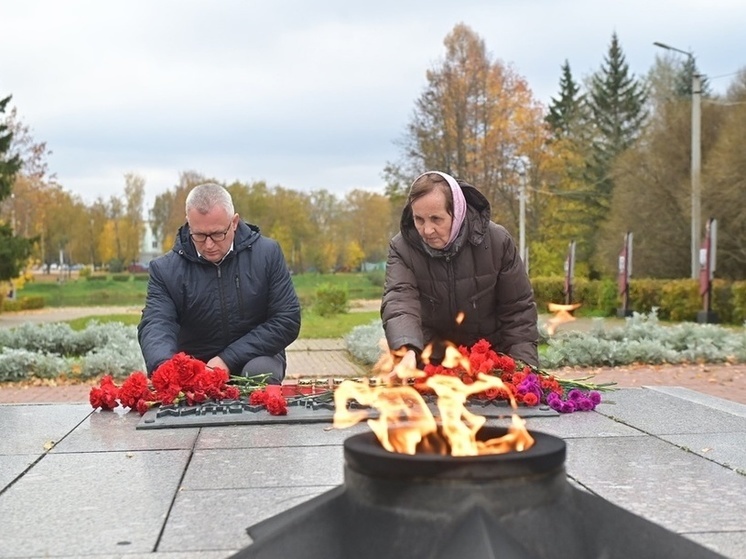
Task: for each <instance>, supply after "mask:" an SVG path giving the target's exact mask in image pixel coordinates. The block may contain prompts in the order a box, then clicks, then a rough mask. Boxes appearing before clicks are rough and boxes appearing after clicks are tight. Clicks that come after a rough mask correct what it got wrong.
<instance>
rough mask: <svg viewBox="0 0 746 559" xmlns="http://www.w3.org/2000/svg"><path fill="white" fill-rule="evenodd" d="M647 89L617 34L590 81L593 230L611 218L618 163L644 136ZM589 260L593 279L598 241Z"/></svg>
mask: <svg viewBox="0 0 746 559" xmlns="http://www.w3.org/2000/svg"><path fill="white" fill-rule="evenodd" d="M647 95H648V92H647V87H646V86H645V85H644V83H642V82H640V81H638V80H637V79H636V78H635V77H634V76H633V75H631V74H630V71H629V65H628V64H627V62H626V59H625V57H624V53H623V52H622V48H621V45H620V44H619V39H618V37H617V35H616V33H614V34H613V35H612V38H611V44H610V46H609V51H608V53H607V55H606V57H605V58H604V63H603V64H602V65H601V68H600V70H599V71H598V72H596V73H595V74H593V75H592V76H591V78H590V87H589V97H588V102H589V105H590V109H591V114H592V115H593V125H594V135H593V144H592V153H591V157H590V159H589V161H588V162H587V165H588V168H587V176H586V183H587V186H588V192H587V199H586V209H587V215H586V216H585V218H586V219H587V220H588V221H589V223H590V224H591V227H592V229H594V230H595V229H597V227H598V226H599V225H600V224H601V223H603V222H604V221H605V219H606V217H607V215H608V212H609V208H610V204H611V199H612V194H613V190H614V181H613V177H612V176H611V173H610V171H611V169H612V166H613V164H614V161H615V159H616V158H617V157H619V156H620V155H621V154H622V153H624V151H625V150H626V149H628V148H629V147H630V146H631V145H632V144H633V143H634V142H635V140H636V139H637V138H638V137H639V136H640V134H641V133H642V130H643V126H644V124H645V122H646V119H647V117H648V111H647V108H646V106H647ZM590 241H591V242H590V244H589V246H588V254H587V255H586V256H587V257H588V261H589V263H590V264H591V267H592V276H595V275H596V274H594V273H593V270H595V269H597V265H598V263H597V262H595V260H596V246H595V239H594V238H591V239H590Z"/></svg>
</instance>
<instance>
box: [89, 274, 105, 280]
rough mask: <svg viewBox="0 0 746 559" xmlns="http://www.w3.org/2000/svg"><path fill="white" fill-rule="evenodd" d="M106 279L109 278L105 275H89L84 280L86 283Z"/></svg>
mask: <svg viewBox="0 0 746 559" xmlns="http://www.w3.org/2000/svg"><path fill="white" fill-rule="evenodd" d="M108 279H109V276H107V275H106V274H91V275H90V276H87V277H86V278H85V280H86V281H106V280H108Z"/></svg>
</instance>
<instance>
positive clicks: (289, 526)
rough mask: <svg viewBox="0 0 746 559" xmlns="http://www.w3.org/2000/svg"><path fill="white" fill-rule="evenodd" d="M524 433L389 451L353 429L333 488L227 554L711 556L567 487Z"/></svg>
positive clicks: (462, 558) (547, 438) (548, 438)
mask: <svg viewBox="0 0 746 559" xmlns="http://www.w3.org/2000/svg"><path fill="white" fill-rule="evenodd" d="M505 432H506V429H504V428H499V427H484V428H482V430H481V431H480V432H479V434H478V435H479V437H480V438H482V440H485V439H489V438H493V437H497V436H502V435H504V434H505ZM531 435H532V436H533V437H534V439H535V441H536V442H535V444H534V445H533V446H532V447H531V448H529V449H528V450H526V451H523V452H509V453H505V454H491V455H482V456H468V457H453V456H443V455H435V454H416V455H406V454H397V453H391V452H388V451H386V450H385V449H384V448H383V447H381V445H380V443H379V442H378V441H377V439H376V438H375V435H374V434H373V433H364V434H361V435H354V436H352V437H350V438H348V439H347V440H345V442H344V456H345V470H344V471H345V483H344V485H341V486H339V487H336V488H334V489H332V490H330V491H328V492H326V493H324V494H322V495H319V496H318V497H316V498H314V499H311V500H310V501H307V502H305V503H303V504H301V505H298V506H296V507H294V508H292V509H290V510H287V511H285V512H283V513H281V514H278V515H277V516H275V517H272V518H269V519H267V520H265V521H263V522H260V523H258V524H256V525H254V526H252V527H250V528H249V529H248V532H249V534H250V535H251V537H252V539H253V541H254V543H253V544H252V545H250V546H249V547H247V548H246V549H244V550H242V551H240V552H239V553H237V554H236V555H234V557H236V558H276V557H304V558H311V559H314V558H318V559H322V558H323V559H333V558H347V557H354V558H356V559H368V558H371V559H373V558H376V559H381V558H386V559H388V558H399V557H401V558H408V559H420V558H428V559H447V558H453V557H457V558H458V559H490V558H498V557H499V558H501V559H523V558H527V559H528V558H532V559H539V558H572V559H583V558H588V559H598V558H604V559H615V558H620V559H621V558H624V559H627V558H629V557H635V559H644V558H660V557H676V558H677V559H688V558H691V559H694V558H698V559H707V558H713V559H715V558H721V559H722V556H721V555H718V554H716V553H714V552H712V551H710V550H708V549H707V548H705V547H702V546H700V545H698V544H696V543H694V542H692V541H690V540H688V539H686V538H684V537H682V536H679V535H677V534H675V533H673V532H670V531H669V530H666V529H665V528H663V527H661V526H658V525H657V524H653V523H651V522H649V521H647V520H645V519H643V518H641V517H639V516H636V515H634V514H632V513H630V512H628V511H626V510H624V509H622V508H619V507H617V506H616V505H613V504H611V503H609V502H608V501H605V500H604V499H602V498H600V497H597V496H594V495H592V494H590V493H587V492H585V491H582V490H580V489H577V488H575V487H574V486H572V485H570V483H569V482H568V481H567V477H566V474H565V468H564V462H565V452H566V450H565V442H564V441H563V440H562V439H560V438H557V437H554V436H552V435H548V434H545V433H541V432H536V431H532V432H531Z"/></svg>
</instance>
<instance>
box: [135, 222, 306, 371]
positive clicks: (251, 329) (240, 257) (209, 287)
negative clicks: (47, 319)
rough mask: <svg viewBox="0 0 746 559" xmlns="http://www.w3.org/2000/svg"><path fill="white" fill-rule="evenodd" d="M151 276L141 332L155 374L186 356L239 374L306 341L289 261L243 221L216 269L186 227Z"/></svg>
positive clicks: (155, 263) (151, 269) (155, 262)
mask: <svg viewBox="0 0 746 559" xmlns="http://www.w3.org/2000/svg"><path fill="white" fill-rule="evenodd" d="M149 272H150V279H149V280H148V294H147V298H146V301H145V308H144V309H143V312H142V319H141V321H140V324H139V326H138V327H137V334H138V335H137V337H138V341H139V342H140V348H141V349H142V353H143V356H144V357H145V365H146V367H147V370H148V374H152V372H153V371H154V370H155V369H156V368H157V367H158V365H160V364H161V363H163V362H164V361H167V360H168V359H170V358H171V357H173V355H174V354H176V353H179V352H182V351H183V352H184V353H186V354H187V355H190V356H192V357H195V358H197V359H200V360H202V361H205V362H206V361H208V360H209V359H211V358H212V357H215V356H216V355H217V356H219V357H220V358H221V359H223V361H225V363H226V365H228V367H229V368H230V373H231V374H233V375H237V374H240V373H241V369H242V368H243V366H244V365H245V364H246V363H247V362H248V361H249V360H250V359H253V358H254V357H258V356H260V355H267V356H271V355H276V354H280V353H284V350H285V348H286V347H287V346H288V345H290V344H291V343H292V342H293V341H294V340H295V339H296V338H297V337H298V333H299V331H300V314H301V313H300V303H299V302H298V297H297V295H296V293H295V289H294V287H293V284H292V281H291V279H290V274H289V272H288V268H287V265H286V263H285V257H284V256H283V254H282V250H281V249H280V245H279V244H278V243H277V242H276V241H274V240H273V239H270V238H268V237H264V236H262V234H261V233H260V232H259V228H258V227H257V226H255V225H250V224H247V223H246V222H244V221H242V220H241V221H239V223H238V227H237V228H236V234H235V238H234V240H233V250H232V251H230V252H229V253H228V254H227V255H226V257H225V258H224V259H223V261H222V262H221V263H220V264H219V265H216V264H214V263H212V262H208V261H207V260H204V259H203V258H201V257H200V256H199V255H198V254H197V251H196V249H195V247H194V244H193V243H192V241H191V239H190V237H189V227H188V225H187V224H184V225H183V226H182V227H181V228H180V229H179V232H178V234H177V236H176V241H175V242H174V246H173V249H172V250H171V252H169V253H167V254H165V255H163V256H161V257H159V258H157V259H155V260H153V261H152V262H151V263H150V266H149Z"/></svg>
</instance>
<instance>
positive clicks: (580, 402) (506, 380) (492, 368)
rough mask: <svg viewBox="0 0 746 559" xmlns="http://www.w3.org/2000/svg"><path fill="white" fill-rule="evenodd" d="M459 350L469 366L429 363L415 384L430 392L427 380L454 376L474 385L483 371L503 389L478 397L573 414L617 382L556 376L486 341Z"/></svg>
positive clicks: (588, 407) (590, 406)
mask: <svg viewBox="0 0 746 559" xmlns="http://www.w3.org/2000/svg"><path fill="white" fill-rule="evenodd" d="M458 350H459V353H461V355H462V356H464V357H465V358H466V359H467V360H468V363H469V366H468V367H465V366H463V365H457V366H455V367H453V368H448V367H444V366H443V365H434V364H426V365H425V367H424V373H425V377H423V378H418V379H416V380H415V381H414V384H413V386H414V387H415V388H416V389H417V390H418V391H420V392H422V393H428V392H430V388H429V387H427V386H426V385H425V381H426V380H427V378H429V377H431V376H433V375H449V376H455V377H458V378H460V379H461V382H463V383H464V384H472V383H474V381H475V380H476V379H477V376H478V375H479V374H480V373H482V374H487V375H492V376H496V377H498V378H500V380H502V382H503V384H504V388H491V389H488V390H486V391H485V392H483V393H479V394H476V395H475V396H474V398H476V399H479V400H515V402H516V403H518V404H524V405H525V406H529V407H531V406H538V405H542V404H543V405H548V406H549V407H551V408H552V409H553V410H556V411H558V412H560V413H571V412H574V411H590V410H593V409H595V407H596V406H597V405H598V404H599V403H600V402H601V392H602V391H605V390H610V389H611V387H612V386H613V385H614V384H616V383H613V382H612V383H603V384H592V383H589V382H586V381H587V380H588V378H587V377H586V378H582V379H575V380H569V379H561V378H557V377H555V376H553V375H551V374H549V373H547V372H545V371H542V370H540V369H537V368H535V367H531V366H529V365H524V364H519V363H518V362H516V361H515V360H514V359H513V358H512V357H510V356H508V355H503V354H498V353H497V352H495V351H494V350H493V349H492V347H491V345H490V343H489V342H488V341H487V340H479V341H478V342H477V343H475V344H474V345H473V346H471V348H467V347H465V346H460V347H459V348H458Z"/></svg>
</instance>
